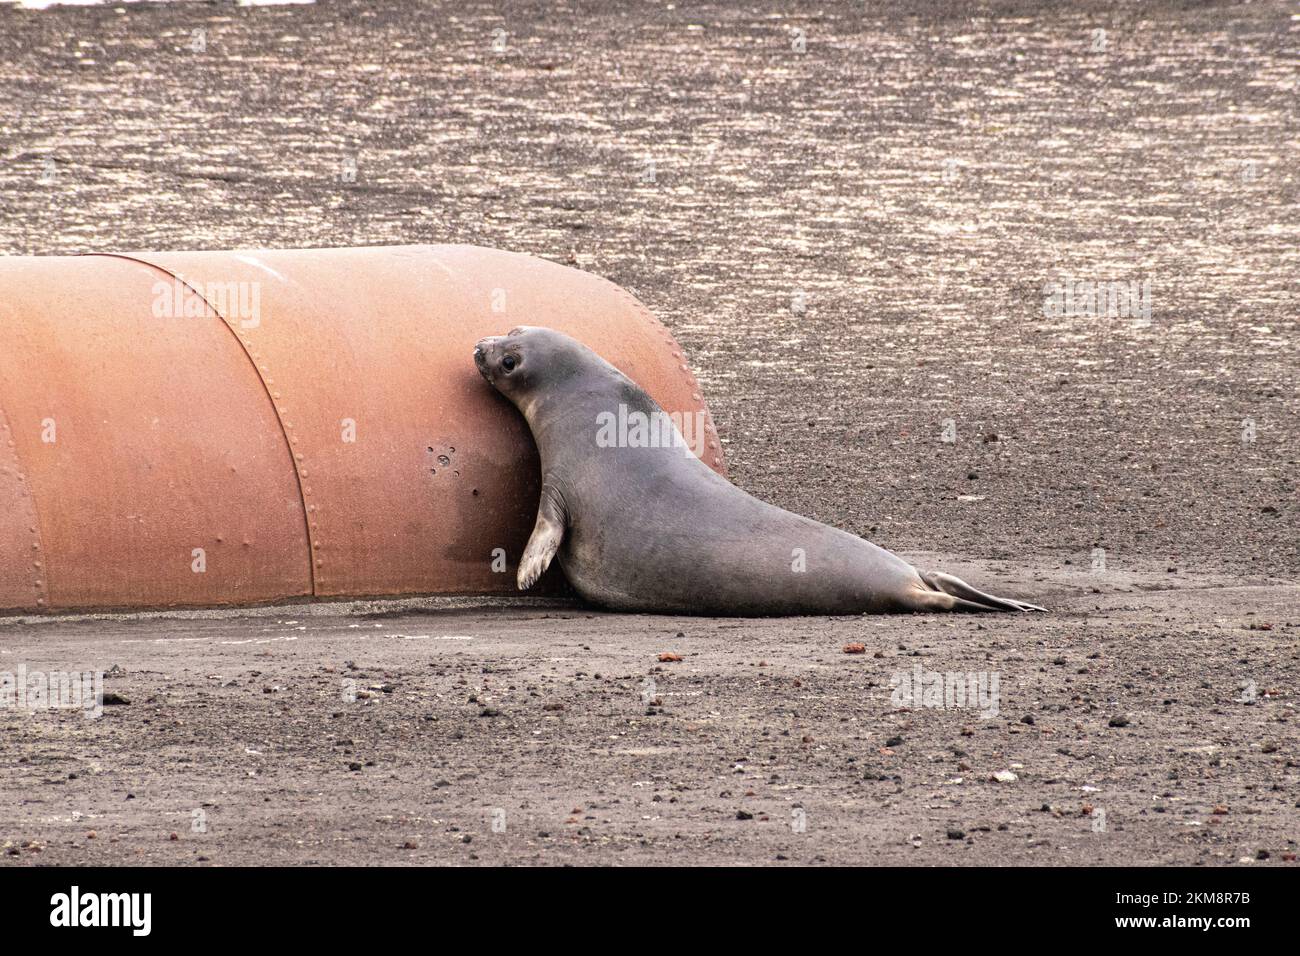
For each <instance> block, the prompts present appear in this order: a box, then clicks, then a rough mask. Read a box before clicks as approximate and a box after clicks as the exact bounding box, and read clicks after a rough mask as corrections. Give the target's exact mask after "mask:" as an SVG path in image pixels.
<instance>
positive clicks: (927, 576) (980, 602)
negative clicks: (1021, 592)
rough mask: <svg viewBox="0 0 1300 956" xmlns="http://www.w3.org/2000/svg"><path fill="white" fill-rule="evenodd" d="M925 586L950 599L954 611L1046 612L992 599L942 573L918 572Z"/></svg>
mask: <svg viewBox="0 0 1300 956" xmlns="http://www.w3.org/2000/svg"><path fill="white" fill-rule="evenodd" d="M917 573H918V574H919V575H920V576H921V580H922V581H924V582H925V584H926V586H927V587H929V588H931V589H932V590H935V591H938V592H940V593H941V594H946V595H949V596H950V597H952V598H953V599H954V600H953V606H952V610H954V611H1046V610H1047V608H1045V607H1039V606H1038V605H1037V604H1026V603H1025V602H1024V601H1016V600H1013V599H1011V598H1000V597H994V596H993V595H992V594H985V593H984V592H983V591H980V590H978V589H977V588H973V587H971V586H970V585H969V584H967V583H966V582H965V581H963V580H962V579H961V578H959V577H955V576H954V575H951V574H944V573H943V572H942V571H918V572H917Z"/></svg>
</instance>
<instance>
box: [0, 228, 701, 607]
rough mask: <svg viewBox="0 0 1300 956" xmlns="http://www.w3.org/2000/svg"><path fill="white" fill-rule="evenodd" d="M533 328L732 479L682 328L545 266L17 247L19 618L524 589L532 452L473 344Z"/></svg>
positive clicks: (6, 466)
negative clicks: (622, 387)
mask: <svg viewBox="0 0 1300 956" xmlns="http://www.w3.org/2000/svg"><path fill="white" fill-rule="evenodd" d="M515 325H544V326H549V327H552V328H556V329H559V330H561V331H564V332H566V333H568V334H569V335H572V336H574V337H575V338H577V339H579V340H580V341H582V342H584V343H586V344H587V345H589V346H591V347H592V348H593V349H595V350H596V351H597V352H598V353H600V354H601V355H602V356H603V357H604V358H606V359H607V360H608V361H610V362H611V363H613V364H614V365H616V366H617V367H619V368H620V369H622V370H623V371H624V372H625V373H626V374H627V375H629V376H630V377H631V378H633V379H634V380H635V381H637V382H638V383H639V384H641V385H642V386H643V387H644V388H645V389H646V390H647V391H648V392H649V393H650V394H651V395H652V396H653V397H654V398H655V399H656V400H657V401H658V402H659V404H660V405H662V406H663V407H664V409H665V410H666V411H668V412H670V413H671V412H676V413H681V414H684V415H691V416H695V420H697V421H700V422H701V423H702V424H703V441H702V446H701V447H702V450H703V457H704V459H705V461H706V462H707V463H708V464H709V465H710V466H712V467H713V468H715V469H716V470H718V471H719V472H722V471H723V460H722V454H721V449H720V447H719V444H718V439H717V434H716V432H715V431H714V429H713V424H712V421H711V420H710V419H709V417H708V411H707V409H706V407H705V405H704V403H703V399H702V397H701V395H700V390H699V388H698V386H697V385H696V382H695V379H694V377H693V376H692V374H691V372H690V370H689V368H688V367H687V364H686V362H685V360H684V358H683V356H682V351H681V349H680V348H678V346H677V344H676V343H675V342H674V341H673V338H672V336H671V335H670V334H669V332H668V331H667V329H665V328H664V326H663V325H661V324H660V323H659V322H658V321H657V320H656V319H655V318H654V317H653V316H652V315H651V314H650V313H649V312H648V311H647V310H646V309H645V307H644V306H642V305H641V303H639V302H638V301H637V300H636V299H635V298H634V297H633V296H631V295H630V294H628V293H627V292H626V291H624V290H623V289H621V288H619V287H618V286H616V285H614V284H612V283H610V282H608V281H605V280H604V279H601V278H599V277H597V276H594V275H590V274H588V273H584V272H581V271H578V270H575V269H570V268H567V267H564V266H560V265H557V264H555V263H552V262H548V261H546V260H543V259H538V258H535V257H532V256H527V255H519V254H515V253H508V252H502V251H497V250H491V249H483V248H475V247H470V246H451V245H448V246H400V247H378V248H359V249H311V250H276V251H261V250H259V251H247V252H242V251H231V252H138V253H131V254H122V255H89V256H68V257H8V258H0V610H5V611H57V610H70V609H90V608H154V607H176V606H215V605H232V604H256V603H266V602H274V601H283V600H292V599H307V598H313V597H315V598H345V597H367V596H394V595H433V594H505V593H514V591H515V586H514V569H515V567H516V565H517V562H518V559H519V556H520V554H521V553H522V550H523V546H524V544H525V542H526V541H527V539H528V534H529V532H530V531H531V528H532V522H533V519H534V516H535V514H536V503H537V496H538V488H539V482H540V475H539V466H538V460H537V452H536V449H535V447H534V445H533V442H532V438H531V436H530V435H529V433H528V430H527V428H526V426H525V424H524V422H523V420H522V418H521V417H520V416H519V415H518V413H517V412H516V411H515V410H514V409H513V408H512V407H511V406H510V405H509V404H508V403H506V402H505V401H504V400H503V399H502V398H501V397H500V396H498V395H497V394H496V393H495V392H493V390H492V389H490V388H489V387H488V386H487V384H486V383H485V382H483V380H482V379H481V378H480V377H479V375H478V373H477V371H476V370H475V367H474V363H473V360H472V351H473V345H474V343H475V342H476V341H477V340H478V339H480V338H482V337H484V336H486V335H497V334H502V333H504V332H505V331H508V330H509V329H510V328H512V327H513V326H515ZM497 549H500V550H499V551H498V550H497ZM502 557H504V562H503V561H502V560H501V558H502ZM494 558H495V559H496V560H494ZM503 567H504V569H505V570H502V568H503ZM554 570H555V569H552V573H549V574H548V579H546V580H544V584H547V586H548V587H549V589H550V590H551V591H552V592H553V591H554V590H555V589H556V588H559V587H560V586H561V585H562V582H561V581H559V580H557V577H556V575H555V574H554V573H553V572H554ZM543 593H545V589H544V590H543Z"/></svg>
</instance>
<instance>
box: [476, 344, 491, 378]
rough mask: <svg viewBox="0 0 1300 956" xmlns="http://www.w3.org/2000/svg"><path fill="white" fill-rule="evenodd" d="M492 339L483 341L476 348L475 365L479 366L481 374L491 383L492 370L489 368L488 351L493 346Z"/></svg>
mask: <svg viewBox="0 0 1300 956" xmlns="http://www.w3.org/2000/svg"><path fill="white" fill-rule="evenodd" d="M492 341H493V340H492V339H483V341H481V342H479V343H478V344H477V345H475V346H474V364H475V365H477V366H478V371H479V374H480V375H482V376H483V377H484V378H485V379H487V380H488V381H489V382H490V381H492V370H491V369H490V368H489V367H488V349H490V348H491V346H492Z"/></svg>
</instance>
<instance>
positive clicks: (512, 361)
mask: <svg viewBox="0 0 1300 956" xmlns="http://www.w3.org/2000/svg"><path fill="white" fill-rule="evenodd" d="M518 364H519V360H518V359H516V358H515V357H514V356H513V355H507V356H506V357H505V358H503V359H502V360H501V367H502V368H503V369H505V370H506V371H507V372H513V371H514V370H515V366H516V365H518Z"/></svg>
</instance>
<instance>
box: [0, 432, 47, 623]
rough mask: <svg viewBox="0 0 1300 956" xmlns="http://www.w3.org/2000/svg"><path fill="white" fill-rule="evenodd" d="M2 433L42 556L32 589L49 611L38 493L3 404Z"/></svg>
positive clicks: (36, 547) (40, 608) (40, 607)
mask: <svg viewBox="0 0 1300 956" xmlns="http://www.w3.org/2000/svg"><path fill="white" fill-rule="evenodd" d="M0 433H2V434H0V441H3V442H4V443H5V447H6V448H8V449H9V450H10V452H11V454H10V455H9V458H10V460H11V461H12V462H13V467H14V483H15V484H17V486H18V494H19V496H20V497H21V498H22V499H23V500H24V501H26V502H27V505H28V510H29V511H30V513H31V520H32V523H31V525H30V528H31V536H32V548H33V550H35V551H36V553H37V554H38V555H39V556H40V562H41V567H40V569H39V570H37V571H36V573H35V574H33V575H31V582H32V590H34V591H35V592H36V609H37V610H38V611H48V610H50V562H49V558H48V557H47V556H46V554H45V542H44V541H43V540H41V516H40V513H39V512H38V511H37V510H36V493H35V492H33V491H32V486H31V482H30V481H29V479H28V476H27V473H26V472H25V471H23V463H22V459H21V458H19V457H18V439H16V438H15V437H14V430H13V426H11V425H10V423H9V416H8V415H7V414H5V410H4V407H3V406H0ZM11 443H12V444H11ZM33 563H34V559H31V558H30V557H29V558H28V570H29V571H31V570H34V568H33ZM42 572H43V573H42Z"/></svg>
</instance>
